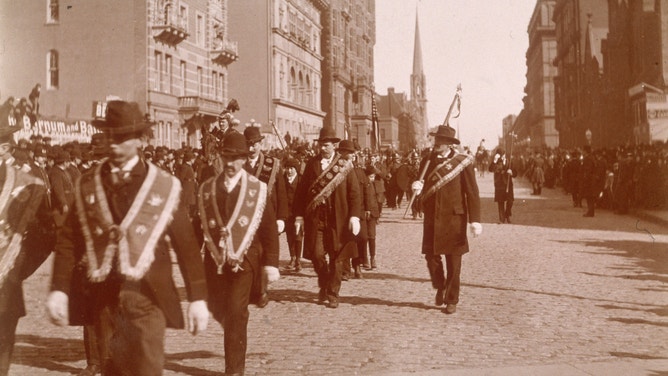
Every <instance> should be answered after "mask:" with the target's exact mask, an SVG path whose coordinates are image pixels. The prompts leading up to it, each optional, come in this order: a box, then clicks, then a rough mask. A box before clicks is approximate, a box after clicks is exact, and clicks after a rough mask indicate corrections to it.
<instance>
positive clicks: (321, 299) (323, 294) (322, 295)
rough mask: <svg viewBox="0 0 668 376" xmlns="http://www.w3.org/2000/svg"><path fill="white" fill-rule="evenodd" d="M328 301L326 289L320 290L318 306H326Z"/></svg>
mask: <svg viewBox="0 0 668 376" xmlns="http://www.w3.org/2000/svg"><path fill="white" fill-rule="evenodd" d="M326 301H327V292H326V291H325V289H320V292H318V304H325V302H326Z"/></svg>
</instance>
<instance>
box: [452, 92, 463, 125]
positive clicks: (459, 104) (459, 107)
mask: <svg viewBox="0 0 668 376" xmlns="http://www.w3.org/2000/svg"><path fill="white" fill-rule="evenodd" d="M455 96H456V97H457V115H455V116H453V117H452V118H453V119H456V118H458V117H459V115H460V114H461V113H462V84H459V85H457V93H456V94H455Z"/></svg>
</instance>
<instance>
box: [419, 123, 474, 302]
mask: <svg viewBox="0 0 668 376" xmlns="http://www.w3.org/2000/svg"><path fill="white" fill-rule="evenodd" d="M429 135H430V136H433V137H434V148H433V151H432V153H431V154H430V155H429V156H427V157H426V158H424V159H423V160H422V162H421V163H420V171H422V170H423V169H425V167H427V168H426V173H425V174H424V176H425V180H424V183H423V182H422V181H416V182H414V183H413V186H412V188H413V190H414V192H415V194H417V195H419V197H418V200H419V205H420V207H421V209H422V211H423V212H424V222H423V235H422V253H423V254H424V257H425V260H426V262H427V269H428V270H429V276H430V278H431V284H432V287H433V288H435V289H436V297H435V299H434V303H435V304H436V305H437V306H441V305H443V304H444V303H445V304H446V307H445V313H447V314H452V313H455V311H456V309H457V304H458V303H459V290H460V284H461V283H460V276H461V271H462V255H464V254H465V253H467V252H468V251H469V243H468V237H467V227H469V228H470V231H471V233H472V234H473V236H474V237H475V236H478V235H480V234H481V233H482V225H481V224H480V195H479V192H478V184H477V183H476V180H475V178H476V173H475V168H474V163H473V162H474V157H473V156H472V155H468V154H465V153H461V152H459V151H458V150H457V148H456V145H459V143H460V142H459V140H458V139H457V138H455V130H454V129H453V128H452V127H450V126H449V125H447V124H446V125H439V126H438V129H437V131H436V132H432V133H430V134H429ZM427 163H428V165H427ZM467 224H468V226H467ZM442 255H445V268H446V269H447V277H446V275H445V271H444V266H443V259H442V258H441V256H442Z"/></svg>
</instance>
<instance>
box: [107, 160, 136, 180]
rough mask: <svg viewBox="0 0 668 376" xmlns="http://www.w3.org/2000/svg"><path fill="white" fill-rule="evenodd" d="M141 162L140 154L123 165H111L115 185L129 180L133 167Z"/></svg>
mask: <svg viewBox="0 0 668 376" xmlns="http://www.w3.org/2000/svg"><path fill="white" fill-rule="evenodd" d="M137 163H139V156H134V157H133V158H132V159H130V160H129V161H127V162H126V163H125V164H124V165H123V166H121V167H118V166H114V165H112V166H111V174H110V176H111V182H112V183H113V184H114V185H119V184H122V183H125V182H127V181H128V180H129V179H130V173H131V172H132V169H133V168H134V167H135V166H136V165H137Z"/></svg>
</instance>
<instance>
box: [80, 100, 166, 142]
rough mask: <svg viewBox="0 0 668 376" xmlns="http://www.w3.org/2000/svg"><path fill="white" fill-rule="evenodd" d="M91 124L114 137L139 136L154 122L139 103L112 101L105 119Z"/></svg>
mask: <svg viewBox="0 0 668 376" xmlns="http://www.w3.org/2000/svg"><path fill="white" fill-rule="evenodd" d="M91 124H92V125H93V126H94V127H95V128H97V129H99V130H101V131H102V132H104V133H107V134H109V135H112V136H123V135H125V136H131V135H137V136H139V135H140V134H141V133H143V132H144V131H145V130H146V129H147V128H150V127H151V126H152V125H153V122H151V121H150V120H148V119H147V118H146V117H145V116H144V114H143V113H142V112H141V110H140V109H139V104H138V103H137V102H126V101H110V102H108V103H107V113H106V114H105V117H104V119H101V120H100V119H95V120H93V121H91Z"/></svg>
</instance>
